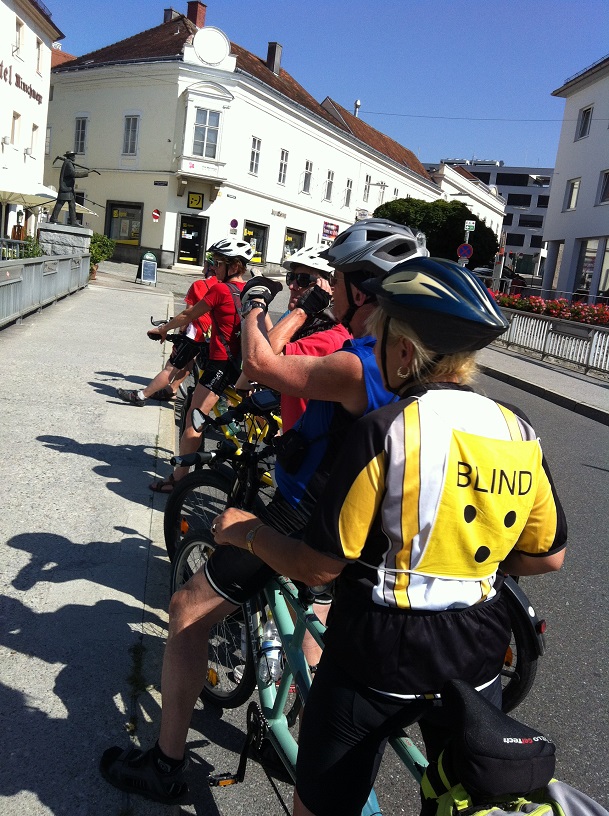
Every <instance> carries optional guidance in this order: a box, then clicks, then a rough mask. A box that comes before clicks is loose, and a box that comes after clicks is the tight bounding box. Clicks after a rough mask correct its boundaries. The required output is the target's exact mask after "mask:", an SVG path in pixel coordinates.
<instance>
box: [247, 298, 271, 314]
mask: <svg viewBox="0 0 609 816" xmlns="http://www.w3.org/2000/svg"><path fill="white" fill-rule="evenodd" d="M252 309H262V310H263V311H264V313H265V314H266V313H267V311H268V306H267V305H266V303H265V302H264V301H263V300H248V301H247V302H246V303H245V305H244V306H242V307H241V317H245V316H246V315H248V314H249V313H250V312H251V311H252Z"/></svg>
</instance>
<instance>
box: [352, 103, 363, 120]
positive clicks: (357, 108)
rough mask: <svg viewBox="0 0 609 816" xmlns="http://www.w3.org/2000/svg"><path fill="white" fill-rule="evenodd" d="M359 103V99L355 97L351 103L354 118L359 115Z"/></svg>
mask: <svg viewBox="0 0 609 816" xmlns="http://www.w3.org/2000/svg"><path fill="white" fill-rule="evenodd" d="M361 104H362V103H361V102H360V101H359V99H356V100H355V104H354V105H353V115H354V116H355V118H356V119H357V118H358V117H359V109H360V106H361Z"/></svg>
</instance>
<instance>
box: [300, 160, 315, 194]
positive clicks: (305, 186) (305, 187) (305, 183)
mask: <svg viewBox="0 0 609 816" xmlns="http://www.w3.org/2000/svg"><path fill="white" fill-rule="evenodd" d="M312 178H313V162H311V161H308V162H306V163H305V171H304V178H303V180H302V192H303V193H310V192H311V180H312Z"/></svg>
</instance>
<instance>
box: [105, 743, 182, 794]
mask: <svg viewBox="0 0 609 816" xmlns="http://www.w3.org/2000/svg"><path fill="white" fill-rule="evenodd" d="M186 765H187V762H186V760H184V762H182V764H181V765H180V766H179V767H178V768H177V769H176V770H175V771H172V772H171V773H168V774H162V773H160V772H159V771H158V770H157V767H156V765H155V763H154V760H153V758H152V750H149V751H140V750H139V749H138V748H127V749H126V750H125V751H123V749H122V748H119V747H118V745H115V746H113V747H112V748H108V750H107V751H104V753H103V754H102V758H101V760H100V763H99V770H100V773H101V775H102V776H103V777H104V779H105V780H106V781H107V782H109V783H110V784H111V785H114V787H115V788H118V789H119V790H122V791H126V792H127V793H136V794H138V796H143V797H145V798H146V799H152V801H153V802H161V803H162V804H164V805H175V804H181V803H182V802H183V800H184V798H185V797H186V794H187V793H188V785H187V784H186V782H184V781H183V779H182V773H183V771H184V770H185V768H186Z"/></svg>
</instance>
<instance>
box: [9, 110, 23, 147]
mask: <svg viewBox="0 0 609 816" xmlns="http://www.w3.org/2000/svg"><path fill="white" fill-rule="evenodd" d="M20 127H21V114H19V113H17V111H13V122H12V124H11V144H12V145H15V144H19V130H20Z"/></svg>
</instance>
